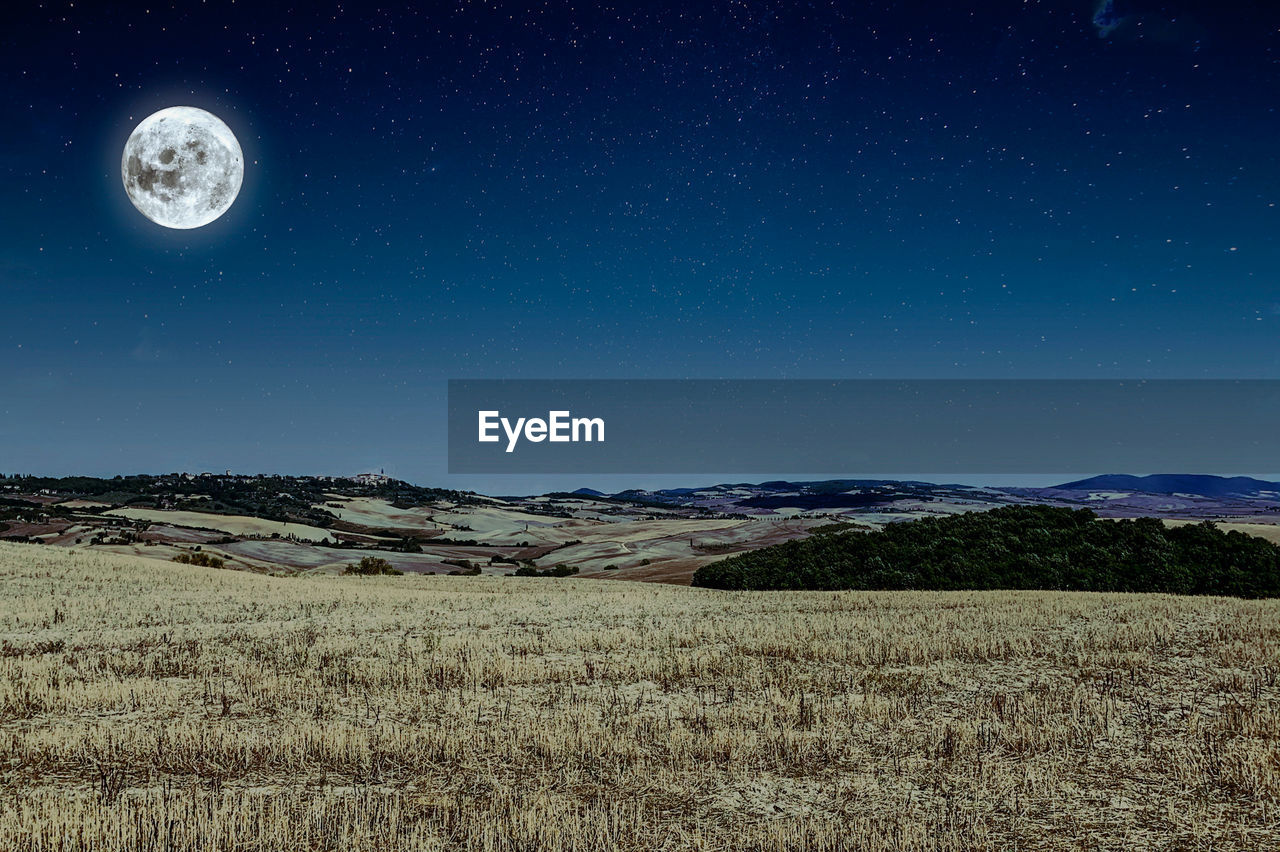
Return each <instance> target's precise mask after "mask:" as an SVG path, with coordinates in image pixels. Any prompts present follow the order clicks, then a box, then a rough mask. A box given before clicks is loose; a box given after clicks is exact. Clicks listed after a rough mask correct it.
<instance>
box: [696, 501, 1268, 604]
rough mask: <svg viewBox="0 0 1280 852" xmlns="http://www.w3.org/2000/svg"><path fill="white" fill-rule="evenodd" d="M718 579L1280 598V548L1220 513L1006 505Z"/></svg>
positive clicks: (734, 583) (747, 558) (731, 584)
mask: <svg viewBox="0 0 1280 852" xmlns="http://www.w3.org/2000/svg"><path fill="white" fill-rule="evenodd" d="M693 585H695V586H706V587H710V588H717V589H1061V590H1078V591H1117V592H1170V593H1175V594H1192V595H1231V596H1235V597H1245V598H1258V597H1280V547H1277V546H1276V545H1274V544H1272V543H1270V542H1268V541H1266V540H1264V539H1261V538H1257V537H1256V536H1250V535H1245V534H1244V533H1241V532H1236V531H1231V532H1223V531H1222V530H1220V529H1218V528H1217V527H1215V526H1214V525H1213V524H1211V523H1208V522H1205V523H1201V524H1187V525H1185V526H1179V527H1173V528H1169V527H1166V526H1165V525H1164V524H1163V523H1162V522H1161V521H1160V520H1159V519H1156V518H1138V519H1136V520H1102V519H1099V518H1098V517H1097V516H1096V515H1095V514H1094V513H1093V512H1091V511H1089V510H1088V509H1079V510H1073V509H1065V508H1057V507H1051V506H1006V507H1002V508H998V509H993V510H991V511H988V512H969V513H965V514H961V515H951V516H947V517H939V518H923V519H921V520H917V521H911V522H906V523H899V524H890V525H889V526H887V527H885V528H884V529H883V530H881V531H878V532H870V533H861V532H853V531H845V532H833V533H829V534H824V535H815V536H811V537H810V538H807V539H803V540H800V541H792V542H787V543H785V544H780V545H775V546H773V547H766V548H764V549H762V550H756V551H753V552H750V553H744V554H740V555H738V556H734V557H731V558H729V559H726V560H724V561H722V562H715V563H712V564H710V565H705V566H703V567H702V568H699V569H698V571H697V573H696V574H694V577H693Z"/></svg>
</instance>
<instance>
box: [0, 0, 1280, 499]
mask: <svg viewBox="0 0 1280 852" xmlns="http://www.w3.org/2000/svg"><path fill="white" fill-rule="evenodd" d="M81 5H82V4H79V3H78V4H76V5H75V6H72V5H71V4H69V3H65V2H64V3H54V4H42V5H39V4H26V5H21V4H20V5H19V7H18V8H17V9H16V10H14V9H11V8H9V7H6V11H5V13H4V17H5V20H4V26H3V27H0V56H3V58H2V59H0V102H3V104H4V111H3V114H4V116H5V124H6V126H5V128H4V130H3V132H2V133H0V169H2V171H3V182H2V183H0V197H2V202H0V203H2V207H0V209H2V210H3V215H4V227H3V229H0V305H2V306H3V307H0V311H2V313H0V317H3V323H2V324H0V328H2V330H0V353H3V354H2V355H0V397H2V399H0V470H3V471H6V472H33V473H47V474H56V473H97V474H115V473H129V472H164V471H170V470H199V469H213V470H221V469H224V468H232V469H235V470H237V471H245V472H256V471H277V472H286V473H329V472H332V473H350V472H355V471H358V470H362V469H367V468H370V467H385V468H386V469H387V471H388V473H393V474H395V475H398V476H400V477H402V478H406V479H410V480H412V481H416V482H420V483H424V484H451V485H458V486H462V487H475V488H478V489H481V490H487V491H490V492H505V493H511V492H519V491H528V490H539V489H541V488H543V487H558V486H566V485H574V486H576V485H578V484H595V485H597V486H599V485H601V484H604V485H606V486H608V485H617V486H618V487H623V486H625V485H631V484H635V483H632V482H610V483H584V482H582V481H581V478H580V477H579V478H575V479H574V481H573V482H555V481H542V480H539V481H536V482H535V481H533V480H523V479H521V480H512V479H502V478H500V477H499V478H488V479H482V478H474V477H472V478H461V477H452V478H451V477H449V476H448V475H447V474H446V472H445V463H444V446H443V441H444V434H445V430H444V422H443V417H444V393H445V380H446V379H447V378H460V377H511V378H520V377H530V378H532V377H538V378H548V377H551V378H558V377H577V378H606V377H645V378H657V377H760V378H785V377H832V378H844V377H860V376H867V377H1066V376H1070V377H1100V378H1103V377H1107V378H1111V377H1139V376H1141V377H1186V378H1196V377H1270V378H1280V349H1278V347H1277V330H1278V329H1280V278H1278V277H1277V275H1278V273H1280V241H1278V240H1277V236H1276V235H1277V228H1278V226H1280V208H1277V206H1276V205H1277V204H1278V203H1280V163H1278V161H1277V153H1276V149H1277V140H1278V139H1280V134H1278V133H1277V131H1278V130H1280V116H1277V112H1276V108H1277V104H1278V103H1280V10H1277V11H1268V10H1267V9H1266V8H1265V7H1266V6H1268V5H1269V4H1260V3H1247V4H1246V3H1239V4H1223V3H1209V2H1203V3H1178V4H1160V3H1143V2H1137V0H1135V2H1132V3H1124V2H1120V0H1117V1H1116V2H1115V3H1114V4H1102V5H1101V6H1099V4H1096V3H1093V2H1090V0H1085V2H1074V0H1069V1H1068V0H1064V1H1063V2H1040V3H1037V2H992V3H984V4H977V5H980V6H981V11H969V10H966V9H960V8H942V7H941V4H933V3H892V4H879V5H877V4H862V3H857V4H854V3H793V2H745V3H721V4H715V5H711V4H671V5H668V4H651V3H635V4H626V5H611V6H609V7H602V6H586V5H581V4H579V5H577V6H576V8H574V9H572V10H570V8H569V6H568V5H567V4H559V3H548V4H545V5H538V6H530V5H527V4H525V5H519V4H488V5H486V6H481V5H478V4H458V5H450V6H446V5H444V4H421V5H419V6H418V7H417V8H412V7H408V8H406V7H395V8H391V7H381V8H379V9H378V10H376V11H375V10H373V9H372V8H371V7H370V8H366V7H364V6H363V5H361V6H357V5H355V4H350V5H347V6H336V5H325V4H315V5H309V6H306V7H303V8H296V9H288V8H286V7H278V8H276V7H271V6H270V4H260V3H245V2H241V3H228V2H208V3H201V4H195V3H183V4H177V5H176V6H175V5H167V4H155V5H152V6H146V5H143V6H138V7H136V8H133V9H130V8H129V7H128V6H127V4H113V5H111V6H106V5H105V4H102V5H99V4H93V5H94V8H91V9H85V8H81ZM957 5H958V4H957ZM1233 7H1234V8H1233ZM177 104H188V105H193V106H200V107H204V108H206V109H208V110H210V111H212V112H214V113H216V114H217V115H219V116H220V117H221V118H222V119H224V120H225V121H226V122H227V123H228V124H229V125H230V126H231V128H232V130H233V131H234V132H235V133H236V135H237V136H238V138H239V140H240V142H241V144H242V146H243V147H244V149H245V154H246V159H247V161H248V163H247V169H246V178H245V185H244V189H243V191H242V192H241V195H240V197H239V199H238V200H237V201H236V203H235V205H234V206H233V207H232V208H231V210H230V211H229V212H228V213H227V214H226V215H225V216H223V217H222V218H221V219H220V220H218V221H217V222H215V223H214V224H212V225H210V226H208V227H206V228H203V229H200V230H198V231H169V230H166V229H164V228H161V227H160V226H157V225H154V224H152V223H151V222H149V221H147V220H146V219H144V218H143V217H142V216H141V215H140V214H138V213H137V211H135V210H134V209H133V208H132V206H130V204H129V202H128V201H127V199H126V197H125V194H124V191H123V189H122V187H121V185H120V178H119V157H120V150H121V148H122V146H123V143H124V140H125V138H126V137H127V136H128V134H129V131H130V130H131V129H132V128H133V127H134V125H136V124H137V122H138V121H140V120H141V119H142V118H143V117H145V116H146V115H148V114H150V113H151V112H153V111H155V110H157V109H160V108H163V107H166V106H171V105H177ZM833 473H844V474H855V473H857V472H856V471H833ZM735 478H736V479H739V480H740V479H742V478H743V477H741V476H737V477H735ZM700 479H702V478H700Z"/></svg>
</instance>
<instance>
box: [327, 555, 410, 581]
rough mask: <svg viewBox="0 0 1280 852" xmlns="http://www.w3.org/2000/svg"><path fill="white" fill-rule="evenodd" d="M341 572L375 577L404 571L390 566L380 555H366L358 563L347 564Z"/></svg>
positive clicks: (398, 573)
mask: <svg viewBox="0 0 1280 852" xmlns="http://www.w3.org/2000/svg"><path fill="white" fill-rule="evenodd" d="M342 573H343V574H355V575H357V576H360V577H375V576H378V575H390V576H399V575H401V574H403V573H404V572H403V571H401V570H400V569H398V568H394V567H392V565H391V563H390V562H388V561H387V560H385V559H383V558H382V557H380V556H366V557H364V558H363V559H361V560H360V562H359V564H355V563H352V564H349V565H347V567H346V569H345V570H344V571H343V572H342Z"/></svg>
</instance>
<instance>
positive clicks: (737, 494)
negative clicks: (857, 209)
mask: <svg viewBox="0 0 1280 852" xmlns="http://www.w3.org/2000/svg"><path fill="white" fill-rule="evenodd" d="M1028 504H1041V505H1050V506H1066V507H1072V508H1088V509H1090V510H1092V511H1093V512H1095V513H1096V514H1097V515H1099V516H1100V517H1109V518H1125V517H1157V518H1161V519H1163V520H1165V521H1166V522H1169V523H1172V524H1177V523H1185V522H1198V521H1203V520H1212V521H1215V522H1218V523H1219V524H1220V526H1222V527H1224V528H1226V529H1237V530H1240V531H1242V532H1247V533H1250V534H1254V535H1260V536H1262V537H1265V538H1268V539H1269V540H1271V541H1280V526H1277V523H1278V522H1280V483H1275V482H1266V481H1262V480H1256V479H1249V478H1246V477H1233V478H1225V477H1213V476H1188V475H1158V476H1149V477H1133V476H1127V475H1108V476H1099V477H1094V478H1092V479H1086V480H1080V481H1077V482H1069V483H1064V484H1062V485H1059V486H1056V487H1051V488H1018V487H997V486H992V487H972V486H967V485H948V484H935V483H928V482H918V481H896V480H879V479H857V480H854V479H851V480H826V481H818V482H786V481H771V482H762V483H727V484H721V485H715V486H710V487H701V488H677V489H664V490H657V491H644V490H627V491H621V492H618V493H615V494H604V493H600V492H598V491H593V490H591V489H580V490H578V491H575V492H559V493H551V494H542V495H534V496H508V497H493V496H486V495H481V494H475V493H471V492H463V491H454V490H447V489H436V488H426V487H421V486H416V485H412V484H410V483H407V482H401V481H399V480H395V479H392V478H389V477H386V476H382V475H380V474H361V475H357V476H352V477H330V476H312V477H293V476H289V477H284V476H270V475H236V474H230V473H227V474H210V473H203V474H186V473H173V474H165V475H158V476H149V475H148V476H142V475H140V476H122V477H115V478H111V479H98V478H91V477H66V478H44V477H34V476H18V477H5V478H0V539H10V540H17V541H29V542H38V543H43V544H47V545H50V546H57V547H69V548H81V549H92V550H100V551H107V552H117V553H128V554H136V555H139V556H147V557H152V558H157V559H163V560H174V559H178V560H187V559H191V558H193V557H194V556H195V554H201V556H199V557H198V558H199V559H201V560H202V561H207V562H209V563H210V564H215V565H220V566H222V567H227V568H237V569H241V570H248V571H254V572H259V573H276V574H304V573H339V572H342V571H343V570H345V569H346V567H347V566H348V565H351V564H353V563H356V562H358V561H359V560H360V559H362V558H363V557H365V556H369V555H375V556H377V557H379V558H381V559H385V560H386V561H387V562H388V563H389V564H390V565H392V566H394V568H396V569H397V570H400V571H405V572H413V573H436V574H449V573H454V574H474V573H482V574H509V573H514V572H516V571H517V570H521V569H523V570H524V571H525V572H526V573H527V572H530V571H540V572H544V571H551V570H554V569H557V567H558V566H559V570H561V571H564V572H568V571H572V572H573V573H576V574H579V575H581V576H588V577H590V576H597V577H612V578H618V579H631V580H647V581H659V582H669V583H687V582H689V580H690V578H691V577H692V576H693V574H694V572H695V571H696V570H697V569H698V568H700V567H701V566H703V565H707V564H709V563H711V562H715V561H718V560H720V559H724V558H726V557H728V556H732V555H735V554H738V553H743V552H746V551H750V550H757V549H759V548H762V547H767V546H770V545H774V544H779V543H782V542H786V541H791V540H794V539H800V538H805V537H808V536H809V535H810V534H811V533H812V531H813V530H814V529H817V528H821V527H824V526H829V525H831V524H833V523H852V524H857V525H860V526H861V527H865V528H866V529H877V528H881V527H883V526H885V525H886V524H891V523H898V522H904V521H911V520H914V519H918V518H922V517H936V516H943V515H951V514H956V513H960V512H971V511H985V510H988V509H992V508H995V507H998V506H1008V505H1028Z"/></svg>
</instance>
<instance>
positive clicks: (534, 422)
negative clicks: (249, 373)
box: [449, 379, 1280, 475]
mask: <svg viewBox="0 0 1280 852" xmlns="http://www.w3.org/2000/svg"><path fill="white" fill-rule="evenodd" d="M1277 426H1280V381H1277V380H1266V379H1249V380H1217V379H1214V380H1203V379H1188V380H1181V379H1161V380H1132V381H1113V380H1090V379H1080V380H1076V379H1049V380H1012V379H983V380H962V379H956V380H952V379H919V380H907V381H904V380H890V379H884V380H881V379H852V380H835V381H827V380H808V379H803V380H772V379H761V380H718V379H692V380H681V379H656V380H651V379H635V380H630V379H629V380H595V379H583V380H563V381H562V380H551V379H548V380H501V379H459V380H451V381H450V382H449V472H450V473H453V474H468V473H580V474H590V473H611V474H613V473H627V474H657V473H676V474H696V473H718V474H721V473H752V474H770V473H779V474H783V473H785V474H788V475H791V474H804V473H815V474H824V475H828V474H837V473H842V472H845V473H857V474H888V475H891V474H895V473H900V472H902V471H929V472H932V473H939V474H944V473H954V474H997V473H1043V472H1047V471H1053V472H1055V473H1086V474H1091V473H1098V472H1113V471H1114V472H1155V471H1170V472H1174V471H1176V472H1178V473H1217V474H1243V473H1256V472H1258V471H1274V470H1280V428H1277ZM482 438H483V439H482Z"/></svg>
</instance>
